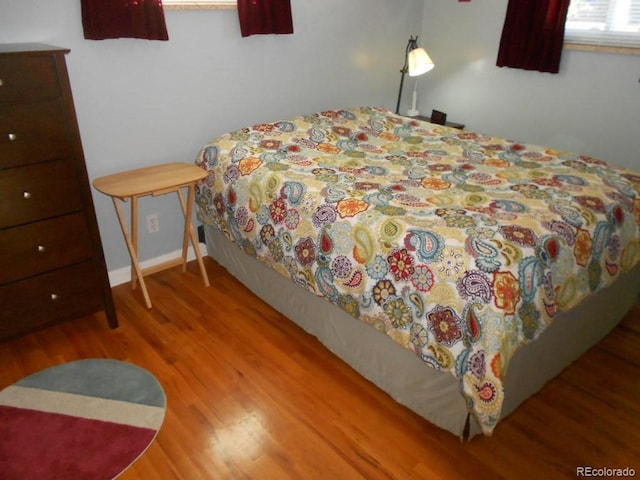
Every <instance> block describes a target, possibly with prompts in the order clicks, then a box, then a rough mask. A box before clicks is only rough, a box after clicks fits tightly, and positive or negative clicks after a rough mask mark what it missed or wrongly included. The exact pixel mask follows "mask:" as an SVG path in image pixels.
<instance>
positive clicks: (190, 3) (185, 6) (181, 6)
mask: <svg viewBox="0 0 640 480" xmlns="http://www.w3.org/2000/svg"><path fill="white" fill-rule="evenodd" d="M237 3H238V2H237V1H236V0H162V5H163V6H164V8H165V9H166V10H191V9H193V10H197V9H214V8H237V7H236V6H237Z"/></svg>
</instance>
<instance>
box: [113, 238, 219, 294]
mask: <svg viewBox="0 0 640 480" xmlns="http://www.w3.org/2000/svg"><path fill="white" fill-rule="evenodd" d="M199 246H200V254H201V255H202V256H203V257H204V256H206V255H207V246H206V245H205V244H204V243H200V244H199ZM181 256H182V249H179V250H174V251H173V252H169V253H166V254H164V255H160V256H159V257H156V258H150V259H149V260H145V261H144V262H140V268H142V269H143V270H144V269H145V268H149V267H155V266H156V265H160V264H162V263H165V262H168V261H171V260H175V259H176V258H180V257H181ZM195 259H196V254H195V253H194V251H193V247H189V252H188V254H187V260H189V261H191V260H195ZM130 281H131V266H128V267H122V268H118V269H116V270H111V271H110V272H109V284H110V285H111V286H112V287H115V286H116V285H120V284H122V283H127V282H130Z"/></svg>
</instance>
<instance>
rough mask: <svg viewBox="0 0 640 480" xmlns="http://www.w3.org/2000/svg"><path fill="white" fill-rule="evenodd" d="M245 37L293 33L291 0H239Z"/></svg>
mask: <svg viewBox="0 0 640 480" xmlns="http://www.w3.org/2000/svg"><path fill="white" fill-rule="evenodd" d="M238 16H239V17H240V31H241V32H242V36H243V37H248V36H249V35H258V34H264V33H281V34H282V33H285V34H286V33H293V19H292V17H291V0H238Z"/></svg>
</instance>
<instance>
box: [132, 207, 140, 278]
mask: <svg viewBox="0 0 640 480" xmlns="http://www.w3.org/2000/svg"><path fill="white" fill-rule="evenodd" d="M131 244H132V245H133V251H134V252H135V255H136V257H137V256H138V197H131ZM132 258H133V257H132ZM137 278H138V276H137V272H136V270H135V269H134V268H132V269H131V288H132V289H133V290H135V289H136V280H137ZM140 279H142V276H140Z"/></svg>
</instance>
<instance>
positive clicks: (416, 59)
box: [409, 48, 435, 77]
mask: <svg viewBox="0 0 640 480" xmlns="http://www.w3.org/2000/svg"><path fill="white" fill-rule="evenodd" d="M433 67H435V65H434V63H433V60H431V57H429V54H428V53H427V51H426V50H425V49H424V48H414V49H413V50H411V51H410V52H409V76H410V77H416V76H418V75H422V74H423V73H427V72H428V71H429V70H431V69H433Z"/></svg>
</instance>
